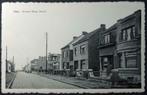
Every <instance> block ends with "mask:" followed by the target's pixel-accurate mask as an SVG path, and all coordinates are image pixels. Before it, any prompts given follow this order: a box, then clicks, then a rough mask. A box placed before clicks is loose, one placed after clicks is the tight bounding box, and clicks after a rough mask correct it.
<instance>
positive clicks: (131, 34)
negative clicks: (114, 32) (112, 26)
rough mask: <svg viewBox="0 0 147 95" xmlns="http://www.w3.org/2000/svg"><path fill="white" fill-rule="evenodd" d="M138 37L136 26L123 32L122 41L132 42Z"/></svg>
mask: <svg viewBox="0 0 147 95" xmlns="http://www.w3.org/2000/svg"><path fill="white" fill-rule="evenodd" d="M135 36H136V32H135V26H131V27H129V28H125V29H123V30H122V32H121V37H120V38H121V39H120V40H121V41H125V40H127V41H129V40H132V39H134V38H135Z"/></svg>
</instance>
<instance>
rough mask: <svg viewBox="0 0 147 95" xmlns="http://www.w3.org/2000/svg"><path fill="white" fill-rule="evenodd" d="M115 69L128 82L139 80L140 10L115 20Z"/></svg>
mask: <svg viewBox="0 0 147 95" xmlns="http://www.w3.org/2000/svg"><path fill="white" fill-rule="evenodd" d="M117 27H118V29H117V37H116V55H117V60H116V61H117V62H116V64H115V70H116V71H118V72H119V75H120V76H121V77H122V78H124V79H126V80H129V81H130V82H132V81H134V82H140V80H141V77H140V76H141V10H138V11H136V12H134V13H133V14H131V15H129V16H127V17H125V18H123V19H120V20H118V21H117Z"/></svg>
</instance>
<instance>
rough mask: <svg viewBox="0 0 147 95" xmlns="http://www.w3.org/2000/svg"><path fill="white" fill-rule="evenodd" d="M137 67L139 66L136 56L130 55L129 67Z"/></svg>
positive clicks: (128, 59)
mask: <svg viewBox="0 0 147 95" xmlns="http://www.w3.org/2000/svg"><path fill="white" fill-rule="evenodd" d="M136 67H137V62H136V57H128V58H127V68H136Z"/></svg>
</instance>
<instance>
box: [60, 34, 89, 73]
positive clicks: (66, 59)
mask: <svg viewBox="0 0 147 95" xmlns="http://www.w3.org/2000/svg"><path fill="white" fill-rule="evenodd" d="M86 34H87V32H82V34H81V35H80V36H74V37H73V40H72V41H71V42H69V43H68V44H67V45H66V46H64V47H63V48H61V54H62V69H63V70H66V71H68V70H73V69H74V62H73V44H74V43H76V42H77V41H79V40H80V39H81V38H82V37H84V36H85V35H86Z"/></svg>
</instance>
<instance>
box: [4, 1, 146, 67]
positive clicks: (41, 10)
mask: <svg viewBox="0 0 147 95" xmlns="http://www.w3.org/2000/svg"><path fill="white" fill-rule="evenodd" d="M138 9H141V10H142V11H144V4H143V3H140V2H117V3H108V2H107V3H103V2H101V3H100V2H97V3H3V4H2V61H3V64H5V58H6V55H5V54H6V53H5V52H6V46H7V47H8V59H9V60H12V58H13V56H14V58H15V64H16V69H20V68H21V67H22V66H24V65H25V64H27V58H28V59H29V60H32V59H34V58H38V56H45V32H48V52H51V53H61V48H62V47H63V46H64V45H66V44H67V43H68V42H69V41H71V40H72V37H73V36H77V35H80V34H81V32H82V31H87V32H91V31H93V30H95V29H96V28H99V26H100V24H106V27H107V28H108V27H110V26H111V25H113V24H114V23H116V21H117V20H118V19H120V18H124V17H126V16H128V15H130V14H132V13H133V12H134V11H136V10H138Z"/></svg>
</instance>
